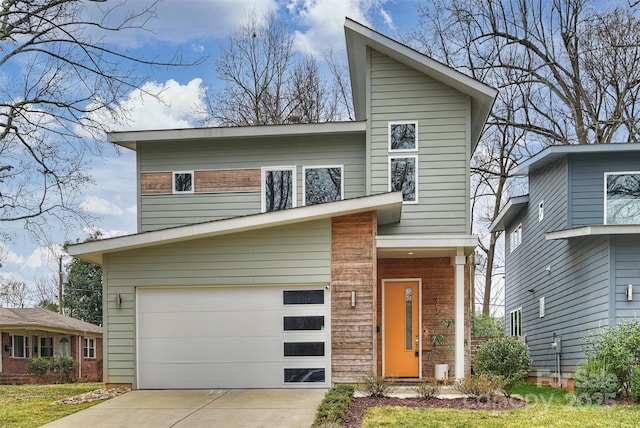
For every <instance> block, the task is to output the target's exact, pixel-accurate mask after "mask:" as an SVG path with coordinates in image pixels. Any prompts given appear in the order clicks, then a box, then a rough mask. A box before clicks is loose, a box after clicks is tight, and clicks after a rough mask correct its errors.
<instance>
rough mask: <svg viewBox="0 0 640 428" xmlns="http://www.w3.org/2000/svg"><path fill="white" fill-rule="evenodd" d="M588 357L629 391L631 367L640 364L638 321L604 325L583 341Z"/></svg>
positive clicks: (639, 329) (639, 326)
mask: <svg viewBox="0 0 640 428" xmlns="http://www.w3.org/2000/svg"><path fill="white" fill-rule="evenodd" d="M583 351H584V353H585V354H586V355H587V357H588V359H596V360H599V361H600V363H601V364H605V365H606V370H607V371H608V372H609V373H612V374H614V375H615V376H616V377H617V379H618V381H619V382H620V385H621V386H622V388H623V390H624V391H625V392H629V388H630V381H631V367H633V366H634V365H636V364H640V322H637V321H636V322H627V321H624V322H621V323H620V324H618V325H616V326H615V327H605V328H603V329H602V330H600V331H599V332H598V333H596V334H592V335H591V336H588V337H586V338H585V339H584V341H583Z"/></svg>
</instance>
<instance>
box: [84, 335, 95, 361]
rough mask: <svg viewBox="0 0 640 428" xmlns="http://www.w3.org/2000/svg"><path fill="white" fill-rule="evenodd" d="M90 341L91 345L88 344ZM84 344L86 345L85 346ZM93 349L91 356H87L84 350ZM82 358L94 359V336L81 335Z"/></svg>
mask: <svg viewBox="0 0 640 428" xmlns="http://www.w3.org/2000/svg"><path fill="white" fill-rule="evenodd" d="M89 343H91V345H92V346H88V345H89ZM85 344H86V345H87V346H85ZM87 349H93V357H89V356H87V353H86V350H87ZM82 358H84V359H87V360H95V359H96V339H95V338H94V337H83V338H82Z"/></svg>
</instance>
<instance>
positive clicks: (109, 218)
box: [0, 0, 417, 287]
mask: <svg viewBox="0 0 640 428" xmlns="http://www.w3.org/2000/svg"><path fill="white" fill-rule="evenodd" d="M113 1H114V0H108V1H107V2H106V3H97V4H91V7H92V8H94V10H93V11H92V12H93V13H99V9H98V8H100V7H107V6H108V5H110V4H112V2H113ZM149 1H150V0H149ZM145 3H148V1H147V0H129V4H130V5H132V6H134V7H135V6H140V5H142V4H145ZM250 11H255V12H257V13H263V12H275V13H276V14H277V15H278V16H279V17H280V18H282V19H284V20H285V21H286V22H287V23H288V24H289V26H290V29H291V31H292V32H293V33H294V34H295V40H296V49H297V50H298V51H300V52H308V53H312V54H315V55H318V59H319V60H322V56H321V52H322V51H323V50H325V49H327V48H328V47H331V48H332V49H333V51H334V52H335V53H336V54H338V55H339V58H340V59H341V60H345V58H344V30H343V24H344V20H345V17H350V18H352V19H354V20H356V21H358V22H360V23H362V24H364V25H367V26H370V27H372V28H374V29H376V30H377V31H380V32H381V33H383V34H386V35H388V36H390V37H396V36H397V35H398V34H403V33H406V32H407V31H408V30H409V29H411V27H412V26H413V25H415V23H416V20H417V14H416V2H415V1H409V0H281V1H278V0H162V1H160V3H159V4H158V6H157V18H156V19H154V20H152V21H149V22H148V24H147V26H146V27H147V29H148V30H150V31H144V32H143V31H136V32H127V33H121V34H118V35H117V36H110V37H109V38H107V39H105V41H106V42H107V43H109V44H112V45H115V46H118V47H121V48H126V49H128V50H129V51H130V52H133V53H135V52H145V53H146V54H147V56H149V53H153V52H157V53H159V54H165V53H166V52H174V51H175V50H176V49H178V48H179V47H180V48H181V49H182V50H183V52H184V53H185V54H186V55H192V56H193V57H197V56H202V55H206V56H208V59H207V60H206V61H205V62H203V63H202V64H201V65H198V66H195V67H189V68H169V69H150V70H148V73H145V74H147V75H148V76H149V79H148V80H147V81H146V83H145V84H144V86H146V88H147V89H150V90H151V92H157V91H159V90H162V92H161V93H162V96H161V97H162V102H160V101H158V100H155V99H152V98H150V97H145V96H143V95H142V91H140V90H134V91H131V93H129V95H128V97H126V98H125V99H123V100H121V103H122V104H123V105H125V106H126V107H127V108H128V109H129V110H130V115H129V121H128V123H127V125H126V126H125V127H115V125H114V130H139V129H160V128H185V127H191V126H195V125H196V124H197V117H196V116H194V108H195V107H197V106H198V105H199V103H200V102H201V96H202V91H203V89H204V88H205V87H207V86H209V87H215V72H214V59H215V55H216V51H217V50H218V48H219V46H220V45H221V43H223V42H224V40H225V39H226V38H227V37H228V36H229V35H230V34H231V33H232V32H234V31H235V30H237V29H238V28H239V26H240V25H241V23H242V21H243V19H245V18H246V16H247V14H248V13H249V12H250ZM140 71H142V72H145V71H146V70H140ZM106 145H107V143H105V149H104V153H103V157H102V158H100V157H97V156H96V157H95V158H94V159H93V160H92V164H91V173H92V176H93V179H94V182H95V184H93V185H91V186H89V187H88V188H87V189H86V190H85V192H84V193H83V195H82V201H83V202H82V206H83V209H84V210H86V212H87V213H89V214H92V215H94V216H96V217H98V220H96V221H95V222H94V224H93V225H92V226H93V227H95V228H97V229H100V230H101V231H103V233H104V236H116V235H123V234H128V233H135V232H136V209H137V207H136V177H135V153H133V152H131V151H129V150H126V149H125V150H123V151H122V154H121V155H117V154H116V152H115V150H113V148H111V147H106ZM9 227H10V228H11V229H12V231H13V232H14V233H15V235H16V238H15V239H14V240H13V241H11V242H4V243H0V263H2V267H1V268H0V276H1V277H2V278H0V279H10V280H18V281H25V282H26V283H27V284H28V285H29V286H31V287H33V286H34V284H35V283H36V281H39V280H43V279H47V278H50V277H51V276H52V275H56V274H57V253H56V252H57V251H59V249H56V248H53V249H51V248H47V247H43V246H39V245H38V244H36V243H34V242H32V241H31V239H30V237H29V236H26V235H25V234H24V233H23V232H22V231H21V227H22V226H21V225H20V224H17V223H16V224H13V225H10V226H9ZM89 231H90V230H89V228H87V227H86V226H85V227H82V226H80V225H78V226H77V227H76V228H74V229H72V230H69V231H61V232H59V233H53V236H52V238H53V239H52V240H53V242H58V243H62V242H64V241H65V240H70V241H75V240H78V239H79V240H84V239H86V237H87V236H88V235H87V234H88V232H89Z"/></svg>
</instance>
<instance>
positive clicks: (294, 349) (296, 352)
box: [284, 342, 324, 357]
mask: <svg viewBox="0 0 640 428" xmlns="http://www.w3.org/2000/svg"><path fill="white" fill-rule="evenodd" d="M284 356H285V357H324V342H285V343H284Z"/></svg>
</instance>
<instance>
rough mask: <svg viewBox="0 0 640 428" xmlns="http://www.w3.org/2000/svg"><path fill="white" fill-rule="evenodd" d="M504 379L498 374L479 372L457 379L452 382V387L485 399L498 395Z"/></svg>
mask: <svg viewBox="0 0 640 428" xmlns="http://www.w3.org/2000/svg"><path fill="white" fill-rule="evenodd" d="M504 384H505V381H504V379H502V377H500V376H496V375H492V374H490V373H480V374H477V375H474V376H471V377H468V378H463V379H458V380H457V381H456V383H454V384H453V388H454V389H455V390H456V391H458V392H461V393H462V394H465V395H468V396H470V397H473V398H479V399H481V400H483V401H487V400H488V399H489V398H491V397H494V396H496V395H498V392H499V391H500V390H501V389H503V388H504Z"/></svg>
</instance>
